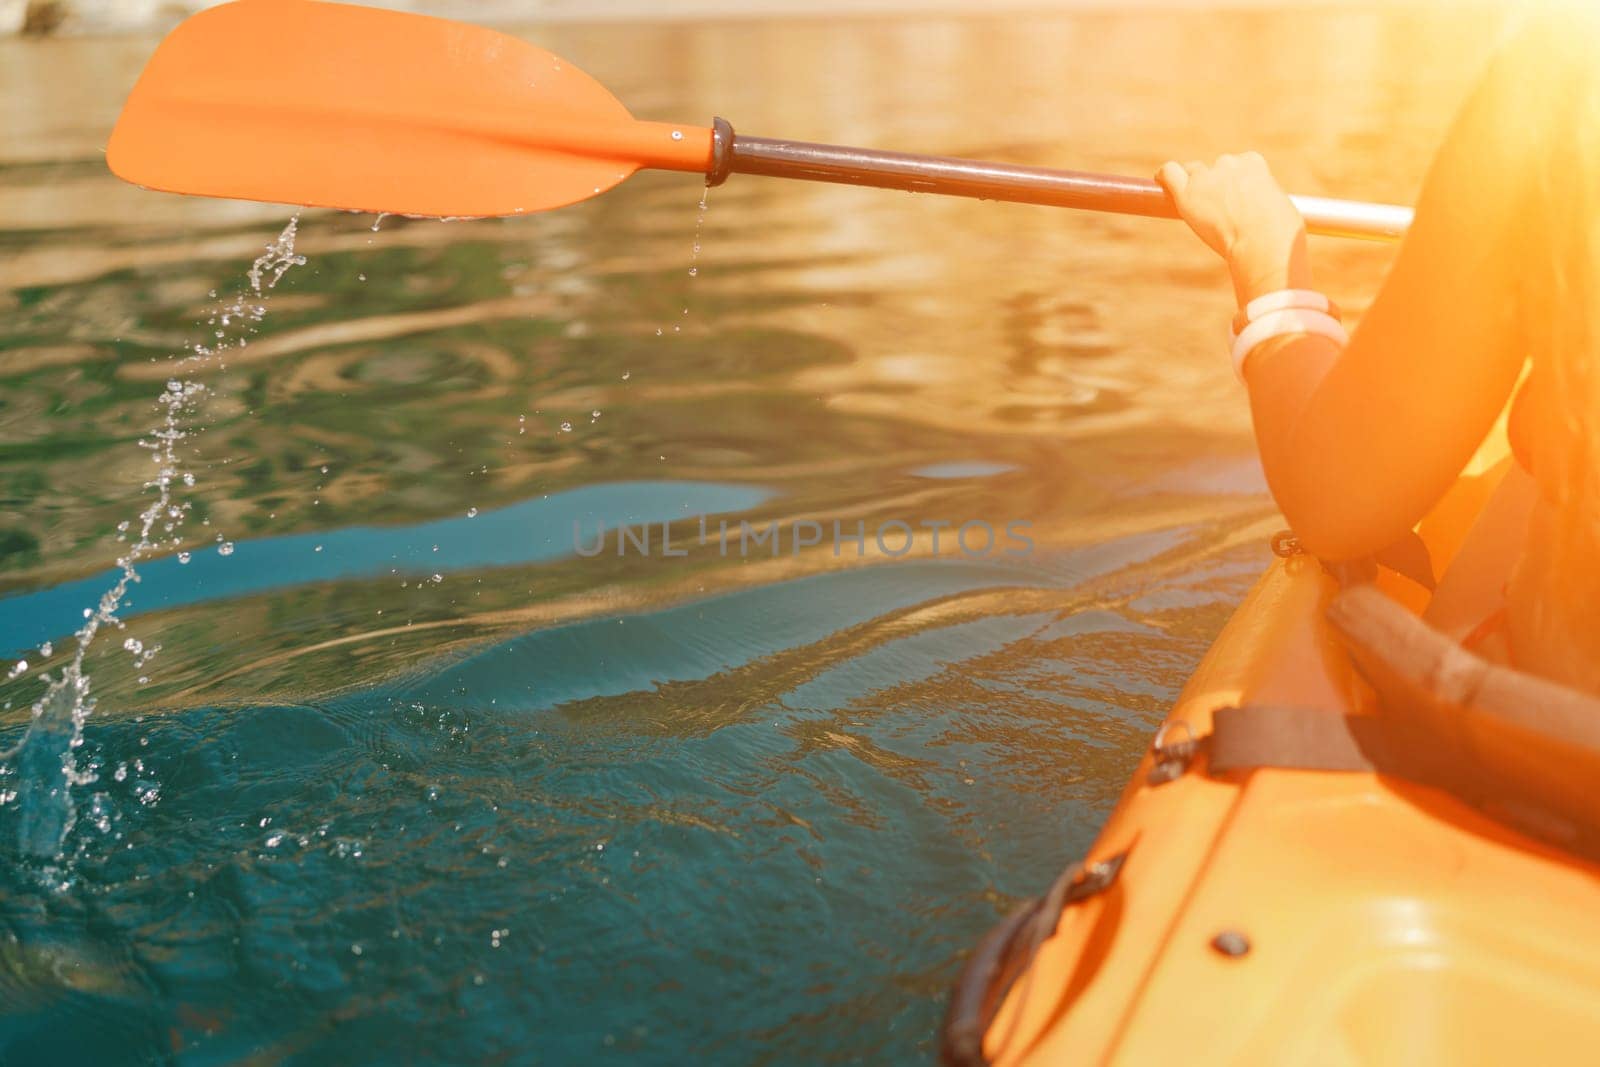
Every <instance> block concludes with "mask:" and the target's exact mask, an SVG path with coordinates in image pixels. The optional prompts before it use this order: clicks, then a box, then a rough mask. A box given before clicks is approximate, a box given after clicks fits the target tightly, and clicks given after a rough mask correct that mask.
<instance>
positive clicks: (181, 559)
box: [178, 552, 189, 563]
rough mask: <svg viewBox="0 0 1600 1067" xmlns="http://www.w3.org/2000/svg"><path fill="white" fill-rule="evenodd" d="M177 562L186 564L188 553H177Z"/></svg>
mask: <svg viewBox="0 0 1600 1067" xmlns="http://www.w3.org/2000/svg"><path fill="white" fill-rule="evenodd" d="M178 562H179V563H188V562H189V553H187V552H179V553H178Z"/></svg>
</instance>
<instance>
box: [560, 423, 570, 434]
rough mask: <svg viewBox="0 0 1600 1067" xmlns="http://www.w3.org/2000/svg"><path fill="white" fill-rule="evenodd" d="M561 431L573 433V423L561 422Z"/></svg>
mask: <svg viewBox="0 0 1600 1067" xmlns="http://www.w3.org/2000/svg"><path fill="white" fill-rule="evenodd" d="M561 432H562V433H571V432H572V423H570V422H563V423H562V424H561Z"/></svg>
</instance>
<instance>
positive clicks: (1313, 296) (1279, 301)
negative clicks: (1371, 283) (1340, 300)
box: [1231, 289, 1339, 337]
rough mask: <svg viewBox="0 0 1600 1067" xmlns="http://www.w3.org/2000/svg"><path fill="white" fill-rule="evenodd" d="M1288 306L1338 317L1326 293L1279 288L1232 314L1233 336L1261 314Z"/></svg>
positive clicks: (1285, 309)
mask: <svg viewBox="0 0 1600 1067" xmlns="http://www.w3.org/2000/svg"><path fill="white" fill-rule="evenodd" d="M1290 308H1303V309H1305V310H1307V311H1320V312H1323V313H1324V314H1326V315H1332V316H1333V317H1334V318H1336V319H1337V318H1338V317H1339V309H1338V307H1337V306H1336V305H1335V304H1334V302H1333V301H1332V300H1329V299H1328V297H1327V296H1326V294H1323V293H1319V292H1317V291H1316V290H1315V289H1279V290H1278V291H1277V292H1273V293H1266V294H1264V295H1262V296H1258V297H1256V298H1255V299H1254V300H1252V301H1250V302H1249V303H1248V304H1246V305H1245V306H1244V308H1243V309H1242V310H1240V312H1239V314H1238V315H1236V316H1234V319H1233V324H1232V327H1231V329H1232V333H1233V336H1235V337H1238V336H1239V334H1240V333H1241V332H1243V330H1244V328H1245V327H1246V326H1248V325H1249V324H1250V323H1252V322H1254V321H1256V320H1257V319H1259V318H1261V316H1263V315H1270V314H1271V313H1272V312H1274V311H1287V310H1289V309H1290Z"/></svg>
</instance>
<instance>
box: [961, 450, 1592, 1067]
mask: <svg viewBox="0 0 1600 1067" xmlns="http://www.w3.org/2000/svg"><path fill="white" fill-rule="evenodd" d="M1486 492H1487V490H1486V489H1485V487H1484V485H1482V484H1471V483H1470V482H1469V480H1465V479H1464V481H1463V485H1462V486H1460V487H1458V490H1457V492H1456V494H1455V498H1454V499H1451V498H1447V500H1446V501H1445V503H1444V504H1442V505H1441V507H1440V509H1439V510H1438V511H1436V512H1435V517H1434V519H1433V520H1430V521H1432V522H1433V526H1432V528H1431V529H1430V528H1429V527H1427V526H1426V525H1425V527H1424V530H1423V533H1424V536H1425V537H1426V538H1427V539H1428V540H1429V541H1430V548H1431V549H1432V550H1433V553H1434V558H1435V560H1436V561H1447V560H1448V558H1449V557H1450V555H1452V554H1453V553H1454V551H1455V549H1456V548H1457V547H1458V546H1459V544H1460V543H1461V540H1462V538H1463V537H1464V535H1465V527H1466V526H1467V525H1470V520H1471V518H1472V516H1474V515H1476V513H1477V510H1478V507H1479V506H1480V505H1481V503H1482V500H1483V499H1484V497H1485V495H1486ZM1388 584H1390V585H1392V586H1393V592H1394V593H1395V594H1396V595H1397V596H1399V597H1400V598H1402V599H1411V600H1412V601H1413V602H1415V601H1417V600H1419V599H1424V598H1421V597H1419V595H1418V594H1419V592H1420V590H1417V589H1415V588H1414V587H1409V583H1404V582H1403V581H1402V580H1399V579H1391V580H1390V581H1389V582H1388ZM1335 592H1336V586H1335V583H1334V581H1333V580H1332V579H1331V578H1330V577H1329V576H1328V575H1327V574H1326V572H1325V571H1324V570H1323V568H1322V567H1321V565H1320V564H1319V563H1318V562H1317V561H1316V560H1314V559H1311V558H1308V557H1304V556H1296V557H1290V558H1288V559H1282V560H1278V561H1277V562H1275V563H1274V565H1273V566H1272V567H1271V569H1270V570H1269V571H1268V572H1267V573H1266V575H1265V576H1263V578H1262V579H1261V580H1260V582H1259V583H1258V584H1257V585H1256V587H1255V588H1254V590H1253V591H1252V592H1251V593H1250V595H1249V597H1248V598H1247V599H1246V600H1245V602H1244V603H1243V604H1242V605H1241V606H1240V608H1239V609H1238V611H1237V612H1236V613H1235V615H1234V617H1233V619H1232V620H1231V621H1230V622H1229V624H1228V625H1227V626H1226V627H1225V628H1224V630H1223V632H1222V634H1221V635H1220V636H1219V637H1218V639H1217V641H1216V643H1215V644H1214V645H1213V647H1212V649H1211V651H1210V652H1209V653H1208V654H1207V656H1206V658H1205V660H1204V661H1203V662H1202V664H1201V666H1200V668H1199V670H1198V671H1197V672H1196V674H1195V675H1194V677H1193V678H1192V679H1191V681H1190V683H1189V684H1188V686H1187V687H1186V688H1185V690H1184V691H1183V693H1182V695H1181V696H1180V697H1179V699H1178V701H1177V703H1176V705H1175V706H1174V708H1173V710H1172V712H1171V714H1170V715H1169V717H1168V720H1167V721H1168V724H1169V725H1168V726H1167V727H1166V728H1164V730H1165V733H1164V736H1165V737H1166V738H1167V739H1168V740H1169V741H1170V740H1183V739H1184V738H1185V737H1186V736H1187V735H1192V736H1194V737H1195V738H1201V737H1204V736H1205V735H1207V734H1208V733H1210V730H1211V717H1212V713H1213V712H1214V711H1215V710H1216V709H1218V708H1223V707H1230V706H1238V705H1241V704H1253V705H1264V706H1274V705H1276V706H1285V705H1288V706H1295V707H1301V708H1315V709H1318V710H1325V711H1327V712H1328V713H1329V714H1337V715H1350V714H1370V713H1372V711H1373V697H1372V695H1371V691H1370V690H1369V689H1368V688H1367V686H1366V684H1365V683H1364V682H1363V681H1362V680H1361V679H1360V677H1359V676H1358V675H1357V674H1356V673H1355V670H1354V668H1353V666H1352V665H1351V664H1350V662H1349V660H1348V658H1347V657H1346V656H1345V654H1344V652H1343V650H1342V647H1341V646H1340V644H1339V643H1338V641H1337V639H1336V638H1335V637H1334V635H1333V633H1332V630H1331V628H1330V627H1329V625H1328V624H1327V623H1326V622H1325V621H1324V612H1325V609H1326V607H1327V604H1328V601H1329V600H1330V598H1331V597H1332V596H1333V594H1334V593H1335ZM1414 606H1415V605H1414ZM1179 724H1181V725H1179ZM1153 765H1154V759H1153V757H1152V756H1151V755H1150V754H1147V755H1146V757H1145V759H1144V760H1143V761H1142V762H1141V764H1140V766H1139V769H1138V771H1137V772H1136V773H1135V775H1134V777H1133V780H1132V781H1131V782H1130V783H1129V785H1128V787H1127V789H1126V791H1125V792H1124V794H1123V797H1122V799H1121V801H1120V802H1119V804H1118V806H1117V808H1116V810H1115V812H1114V813H1113V815H1112V817H1111V819H1110V821H1109V822H1108V823H1107V824H1106V826H1105V828H1104V829H1103V831H1102V832H1101V834H1100V836H1099V838H1098V839H1097V841H1096V843H1095V845H1094V846H1093V848H1092V849H1091V850H1090V852H1089V855H1088V857H1087V862H1088V863H1091V864H1093V863H1097V862H1101V861H1105V860H1108V859H1110V858H1112V857H1114V856H1117V855H1119V854H1122V853H1126V859H1125V861H1124V862H1123V864H1122V867H1121V870H1120V872H1119V873H1118V876H1117V877H1116V879H1115V881H1114V882H1113V883H1112V884H1111V885H1110V886H1109V887H1108V888H1107V889H1105V890H1103V891H1102V892H1100V893H1098V894H1096V895H1093V896H1090V897H1088V898H1087V899H1084V900H1081V901H1078V902H1077V903H1074V904H1072V905H1070V906H1069V907H1067V908H1066V909H1065V911H1064V912H1063V913H1062V916H1061V919H1060V921H1059V923H1058V925H1057V927H1056V932H1055V934H1054V936H1053V937H1050V938H1048V939H1046V940H1045V941H1043V943H1042V944H1041V945H1040V946H1039V949H1038V952H1037V954H1036V955H1035V957H1034V959H1033V962H1032V964H1031V966H1030V968H1029V970H1028V971H1027V972H1025V973H1024V974H1023V975H1021V976H1020V977H1019V978H1018V979H1017V980H1016V982H1015V983H1014V984H1013V985H1012V987H1011V989H1010V991H1009V992H1008V994H1007V995H1006V998H1005V1001H1004V1002H1003V1004H1002V1006H1001V1008H1000V1010H999V1013H998V1014H997V1016H996V1017H995V1019H994V1021H993V1023H992V1025H991V1026H990V1027H989V1029H988V1031H987V1035H986V1038H985V1041H984V1052H985V1056H986V1058H987V1059H988V1060H989V1061H990V1062H992V1063H995V1064H1020V1063H1044V1064H1054V1063H1068V1062H1071V1063H1098V1062H1119V1063H1136V1064H1143V1063H1157V1062H1173V1059H1172V1058H1173V1057H1177V1061H1176V1062H1182V1063H1186V1064H1189V1063H1229V1064H1235V1063H1273V1064H1281V1063H1310V1064H1347V1063H1406V1064H1419V1063H1422V1064H1426V1063H1449V1064H1462V1063H1497V1064H1498V1063H1504V1062H1507V1061H1508V1060H1511V1059H1512V1058H1513V1057H1519V1058H1524V1059H1526V1060H1528V1061H1529V1062H1535V1063H1548V1062H1574V1061H1577V1060H1579V1059H1582V1060H1585V1061H1587V1060H1589V1059H1592V1053H1593V1041H1594V1039H1595V1037H1596V1035H1597V1034H1600V951H1597V949H1600V868H1597V867H1596V866H1594V865H1591V864H1589V863H1587V862H1585V861H1583V860H1580V859H1578V858H1575V857H1573V856H1572V855H1569V854H1567V853H1564V852H1561V851H1559V850H1557V849H1555V848H1553V847H1550V846H1547V845H1545V844H1542V843H1539V842H1536V841H1534V840H1532V839H1530V838H1527V837H1525V836H1523V835H1520V834H1518V833H1516V832H1515V831H1513V830H1511V829H1509V828H1507V827H1506V826H1503V825H1501V824H1500V823H1497V822H1495V821H1493V820H1491V819H1489V818H1488V817H1486V816H1485V815H1483V814H1482V813H1480V812H1479V811H1478V810H1477V809H1475V808H1473V807H1471V806H1469V805H1468V804H1466V803H1465V802H1463V801H1461V800H1459V799H1457V798H1455V797H1453V796H1451V795H1450V794H1448V793H1445V792H1442V791H1440V790H1437V789H1433V788H1429V787H1426V786H1420V785H1416V784H1414V783H1410V782H1406V781H1403V780H1399V779H1395V778H1392V777H1386V776H1382V775H1377V774H1372V773H1351V772H1314V771H1301V770H1278V769H1260V770H1255V771H1253V772H1250V773H1248V774H1241V775H1236V776H1230V777H1227V778H1222V777H1218V778H1213V777H1212V776H1211V775H1210V774H1208V773H1207V767H1206V755H1205V750H1204V748H1203V747H1202V748H1201V749H1200V751H1199V753H1198V754H1197V755H1196V756H1195V758H1194V761H1193V762H1192V763H1191V764H1190V765H1189V766H1188V769H1187V772H1186V773H1183V774H1182V775H1181V776H1179V777H1177V778H1175V779H1173V780H1170V781H1165V782H1160V781H1159V780H1158V779H1159V778H1160V775H1157V776H1156V778H1155V779H1152V776H1151V769H1152V766H1153ZM1219 935H1227V936H1225V937H1223V938H1222V939H1221V940H1220V941H1218V939H1219ZM1214 942H1218V944H1220V945H1221V946H1222V948H1219V947H1218V946H1217V944H1214ZM1223 948H1226V949H1228V950H1230V951H1231V952H1232V953H1233V954H1230V952H1229V951H1223ZM1241 949H1242V950H1243V951H1241Z"/></svg>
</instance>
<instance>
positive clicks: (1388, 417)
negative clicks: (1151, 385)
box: [1159, 62, 1535, 560]
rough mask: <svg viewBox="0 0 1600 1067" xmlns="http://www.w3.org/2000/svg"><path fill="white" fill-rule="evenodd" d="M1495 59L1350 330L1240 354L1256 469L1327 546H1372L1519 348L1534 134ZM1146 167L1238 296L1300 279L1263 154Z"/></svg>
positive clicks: (1345, 555)
mask: <svg viewBox="0 0 1600 1067" xmlns="http://www.w3.org/2000/svg"><path fill="white" fill-rule="evenodd" d="M1505 67H1506V64H1505V63H1503V62H1502V63H1498V64H1497V65H1496V68H1495V69H1493V70H1491V73H1490V76H1489V77H1488V78H1487V79H1485V82H1484V83H1483V85H1481V86H1480V88H1479V89H1478V91H1477V92H1476V93H1475V94H1474V96H1473V97H1472V99H1471V100H1470V101H1469V102H1468V105H1467V107H1466V108H1465V109H1464V110H1463V112H1462V113H1461V115H1460V116H1459V118H1458V119H1457V121H1456V123H1455V125H1454V127H1453V128H1452V130H1451V133H1450V135H1449V136H1448V137H1447V139H1446V141H1445V144H1444V146H1443V148H1442V149H1441V151H1440V153H1439V155H1438V157H1437V158H1436V159H1435V161H1434V165H1433V167H1432V169H1431V171H1430V173H1429V176H1428V179H1427V182H1426V184H1425V187H1424V190H1423V194H1422V198H1421V200H1420V202H1419V204H1418V209H1417V221H1416V223H1415V225H1414V226H1413V228H1412V230H1411V232H1410V234H1409V235H1408V236H1407V238H1406V241H1405V243H1404V245H1403V246H1402V248H1401V251H1400V254H1399V257H1398V259H1397V260H1396V263H1395V265H1394V268H1393V270H1392V271H1391V273H1390V275H1389V278H1388V279H1387V281H1386V282H1385V283H1384V286H1383V288H1382V290H1381V291H1380V292H1379V294H1378V296H1377V298H1376V300H1375V302H1374V303H1373V305H1372V307H1371V309H1370V310H1369V311H1368V312H1367V314H1366V316H1365V317H1364V319H1363V321H1362V323H1361V328H1360V329H1359V330H1357V331H1356V333H1355V335H1354V336H1353V337H1352V339H1351V342H1350V345H1349V347H1348V348H1347V349H1345V350H1344V351H1343V352H1342V353H1341V351H1340V349H1339V347H1338V346H1337V345H1336V344H1334V343H1333V342H1331V341H1329V340H1327V339H1325V338H1322V337H1315V336H1306V335H1299V336H1291V337H1284V338H1278V339H1276V340H1274V341H1269V342H1268V343H1267V344H1265V345H1263V346H1261V347H1260V348H1258V349H1257V350H1256V351H1255V353H1254V354H1253V355H1252V356H1251V357H1250V359H1249V361H1248V363H1247V364H1246V381H1247V383H1248V385H1249V391H1250V404H1251V412H1252V415H1253V417H1254V421H1255V428H1256V439H1257V443H1258V444H1259V446H1260V449H1261V456H1262V464H1263V466H1264V467H1265V469H1266V473H1267V481H1268V484H1269V485H1270V486H1271V488H1272V492H1273V496H1274V497H1275V498H1276V499H1277V501H1278V505H1279V507H1280V508H1282V510H1283V512H1284V515H1285V516H1286V517H1287V518H1288V520H1289V522H1290V524H1291V525H1292V526H1293V527H1294V529H1295V532H1296V533H1297V534H1298V535H1299V537H1300V538H1301V540H1302V541H1303V542H1304V543H1305V545H1306V547H1307V548H1308V549H1310V550H1311V551H1312V552H1314V553H1315V554H1317V555H1319V556H1322V557H1323V558H1326V559H1334V560H1338V559H1351V558H1357V557H1360V556H1365V555H1369V554H1371V553H1373V552H1376V551H1378V550H1379V549H1381V548H1383V547H1385V546H1386V545H1388V544H1391V543H1392V542H1393V541H1395V540H1396V539H1397V538H1398V537H1400V536H1401V535H1402V534H1403V533H1405V531H1407V530H1409V529H1410V528H1411V527H1412V526H1413V525H1415V523H1416V522H1417V521H1418V520H1419V519H1420V518H1421V517H1422V516H1423V515H1424V514H1426V513H1427V511H1428V510H1429V509H1430V508H1431V507H1432V506H1433V504H1434V503H1435V502H1436V501H1437V500H1438V499H1439V497H1440V496H1441V495H1442V494H1443V493H1444V491H1445V490H1446V489H1447V488H1448V487H1449V486H1450V484H1451V483H1452V482H1453V481H1454V479H1455V477H1456V476H1457V474H1458V473H1459V472H1460V470H1461V468H1462V466H1463V465H1464V464H1465V463H1466V461H1467V460H1468V459H1469V458H1470V457H1471V455H1472V452H1473V451H1474V450H1475V449H1476V448H1477V446H1478V445H1479V444H1480V443H1481V442H1482V440H1483V438H1484V435H1485V434H1486V433H1487V432H1488V430H1489V428H1490V426H1491V425H1492V424H1493V422H1494V419H1495V417H1496V415H1498V413H1499V412H1500V410H1501V408H1503V407H1504V405H1505V403H1506V398H1507V396H1508V395H1509V393H1510V391H1511V388H1512V386H1513V385H1514V383H1515V381H1516V377H1517V374H1518V372H1519V370H1520V369H1521V366H1522V363H1523V360H1524V358H1525V356H1526V353H1525V352H1524V351H1522V348H1521V346H1520V344H1519V340H1518V333H1519V331H1518V322H1517V312H1516V308H1517V304H1518V301H1517V299H1516V294H1517V287H1518V277H1517V272H1516V267H1515V263H1516V261H1517V260H1518V258H1519V257H1518V256H1516V255H1515V254H1514V252H1515V251H1516V249H1515V242H1516V238H1517V222H1518V212H1519V209H1520V208H1521V205H1522V201H1523V199H1524V196H1523V194H1524V191H1525V183H1526V180H1527V178H1526V174H1527V172H1528V167H1527V166H1526V163H1525V160H1526V159H1527V158H1528V157H1529V155H1530V154H1531V149H1532V147H1533V146H1532V144H1531V141H1532V139H1533V138H1534V136H1535V135H1534V134H1533V133H1532V132H1530V130H1529V128H1528V127H1529V123H1528V118H1529V114H1528V112H1527V111H1526V110H1525V107H1526V103H1527V102H1526V99H1525V96H1526V94H1524V93H1521V92H1518V91H1516V89H1515V87H1514V86H1509V85H1507V84H1505V83H1506V82H1507V80H1508V75H1507V72H1506V70H1505ZM1159 177H1160V178H1161V180H1162V182H1163V183H1164V184H1165V185H1166V186H1167V187H1168V189H1169V190H1170V191H1171V192H1172V194H1173V196H1174V199H1175V200H1176V201H1177V203H1178V206H1179V208H1180V210H1181V211H1182V212H1183V214H1184V217H1185V219H1187V220H1188V221H1189V222H1190V224H1191V226H1193V227H1194V228H1195V230H1196V232H1197V233H1199V234H1200V236H1201V237H1202V238H1203V239H1205V240H1206V241H1207V243H1208V244H1210V245H1211V246H1212V247H1213V248H1215V249H1216V250H1217V251H1218V252H1219V253H1221V254H1222V255H1223V256H1224V257H1225V258H1226V259H1227V260H1228V264H1229V267H1230V270H1231V272H1232V274H1233V279H1234V287H1235V290H1236V291H1237V293H1238V296H1239V299H1240V301H1241V303H1243V302H1245V301H1248V300H1249V299H1251V298H1253V297H1255V296H1259V295H1261V294H1262V293H1266V292H1271V291H1273V290H1275V289H1282V288H1310V287H1311V270H1310V266H1309V261H1308V259H1307V256H1306V252H1305V232H1304V224H1303V223H1302V222H1301V221H1300V220H1299V218H1298V215H1293V205H1292V204H1290V203H1289V202H1288V199H1287V197H1285V196H1284V195H1283V193H1282V190H1281V189H1279V188H1278V186H1277V184H1276V182H1274V181H1273V180H1272V178H1271V175H1270V174H1269V173H1268V171H1267V169H1266V164H1265V163H1264V162H1263V161H1261V159H1260V157H1259V156H1254V155H1248V156H1240V157H1223V158H1222V159H1221V160H1218V162H1217V164H1216V165H1214V166H1212V167H1204V166H1199V165H1196V164H1189V165H1187V166H1185V167H1178V166H1177V165H1176V164H1168V165H1167V166H1166V167H1163V168H1162V171H1161V174H1160V175H1159ZM1285 207H1287V208H1288V212H1287V213H1286V212H1285V211H1284V208H1285Z"/></svg>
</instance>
